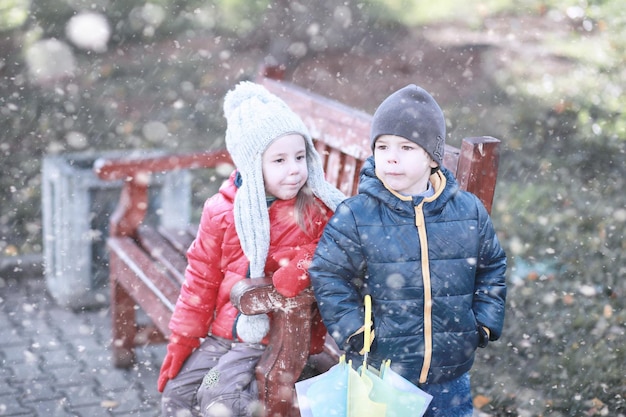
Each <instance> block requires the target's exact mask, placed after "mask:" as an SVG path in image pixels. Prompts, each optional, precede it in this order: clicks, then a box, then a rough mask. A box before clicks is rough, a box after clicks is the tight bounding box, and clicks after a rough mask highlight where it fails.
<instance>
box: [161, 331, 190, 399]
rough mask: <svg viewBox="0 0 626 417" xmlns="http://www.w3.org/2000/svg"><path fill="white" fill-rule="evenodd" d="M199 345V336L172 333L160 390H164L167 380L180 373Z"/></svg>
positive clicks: (163, 367) (163, 366)
mask: <svg viewBox="0 0 626 417" xmlns="http://www.w3.org/2000/svg"><path fill="white" fill-rule="evenodd" d="M198 346H200V339H198V338H197V337H187V336H181V335H179V334H176V333H172V335H171V336H170V343H169V344H168V345H167V354H166V355H165V359H163V365H161V372H160V373H159V380H158V382H157V388H158V390H159V392H163V390H164V389H165V385H166V384H167V381H169V380H170V379H172V378H174V377H176V375H178V372H179V371H180V368H182V366H183V363H185V361H186V360H187V358H188V357H189V355H191V352H193V350H194V349H195V348H197V347H198Z"/></svg>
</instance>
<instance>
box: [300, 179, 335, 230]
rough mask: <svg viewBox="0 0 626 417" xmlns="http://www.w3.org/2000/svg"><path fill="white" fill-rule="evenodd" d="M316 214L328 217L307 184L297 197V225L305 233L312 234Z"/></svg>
mask: <svg viewBox="0 0 626 417" xmlns="http://www.w3.org/2000/svg"><path fill="white" fill-rule="evenodd" d="M315 212H319V213H320V214H322V215H324V216H326V211H325V210H324V207H322V205H321V204H320V202H319V201H318V200H317V199H316V198H315V195H313V190H311V187H310V186H309V183H308V182H306V183H305V184H304V185H303V186H302V188H300V191H298V194H297V195H296V204H295V206H294V213H293V215H294V219H295V221H296V224H297V225H298V226H299V227H300V229H302V231H303V232H305V233H310V232H311V231H312V227H311V226H312V223H311V221H312V219H313V218H314V217H315V216H314V214H315ZM326 220H328V219H326Z"/></svg>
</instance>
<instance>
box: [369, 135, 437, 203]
mask: <svg viewBox="0 0 626 417" xmlns="http://www.w3.org/2000/svg"><path fill="white" fill-rule="evenodd" d="M374 161H375V162H376V175H377V176H378V178H380V179H381V180H382V181H383V182H384V183H385V184H387V185H388V186H389V187H391V188H392V189H393V190H394V191H396V192H398V193H400V194H402V195H407V196H408V195H416V194H419V193H422V192H424V191H426V187H427V184H428V178H429V177H430V169H431V168H435V167H437V163H436V162H435V161H434V160H433V159H432V158H431V157H430V155H428V153H427V152H426V151H425V150H424V148H422V147H421V146H419V145H417V144H415V143H413V142H411V141H410V140H407V139H405V138H403V137H401V136H395V135H382V136H380V137H379V138H378V139H377V140H376V144H375V145H374Z"/></svg>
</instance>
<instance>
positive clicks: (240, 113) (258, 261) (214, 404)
mask: <svg viewBox="0 0 626 417" xmlns="http://www.w3.org/2000/svg"><path fill="white" fill-rule="evenodd" d="M224 114H225V116H226V120H227V124H228V127H227V130H226V148H227V150H228V152H229V153H230V155H231V157H232V160H233V162H234V164H235V166H236V171H235V172H233V173H232V174H231V176H230V178H229V179H228V181H226V182H225V183H224V185H222V187H221V188H220V191H219V193H218V194H216V195H215V196H213V197H211V198H210V199H208V200H207V202H206V203H205V206H204V209H203V213H202V217H201V220H200V226H199V229H198V234H197V236H196V239H195V240H194V242H193V243H192V244H191V246H190V248H189V250H188V252H187V258H188V266H187V269H186V272H185V283H184V284H183V286H182V289H181V293H180V296H179V298H178V301H177V303H176V307H175V309H174V314H173V316H172V319H171V321H170V324H169V328H170V330H171V331H172V334H171V336H170V342H169V344H168V347H167V354H166V356H165V359H164V361H163V365H162V367H161V373H160V375H159V380H158V389H159V391H160V392H163V398H162V411H163V415H164V416H181V415H193V416H213V415H228V416H231V415H233V416H249V415H254V410H253V409H254V408H255V407H254V405H255V404H254V403H255V401H256V399H257V395H258V394H257V391H256V381H255V377H254V368H255V366H256V364H257V362H258V360H259V358H260V356H261V355H262V353H263V351H264V347H265V345H264V342H265V340H264V337H265V335H266V334H267V332H268V330H269V325H270V322H269V318H268V317H267V316H266V315H259V316H243V315H241V314H240V313H239V312H238V311H237V309H236V308H235V307H234V306H233V305H232V304H231V303H230V291H231V288H232V287H233V285H234V284H235V283H237V282H238V281H240V280H242V279H247V278H259V277H264V276H272V279H273V282H274V285H275V286H276V289H277V290H278V291H279V292H280V293H281V294H283V295H284V296H287V297H291V296H294V295H296V294H298V293H299V292H300V291H302V290H303V289H304V288H306V287H307V286H308V285H309V277H308V273H307V267H308V263H309V262H310V260H311V257H312V254H313V252H314V251H315V247H316V244H317V242H318V240H319V238H320V236H321V234H322V231H323V229H324V226H325V225H326V222H327V221H328V218H329V217H330V216H331V215H332V212H333V211H334V209H335V208H336V206H337V204H338V203H339V202H340V201H342V200H343V199H344V196H343V194H341V192H339V191H338V190H337V189H335V188H334V187H333V186H331V185H330V184H329V183H327V182H326V181H325V180H324V174H323V171H322V165H321V158H320V156H319V154H318V153H317V152H316V151H315V149H314V147H313V142H312V140H311V136H310V134H309V132H308V130H307V128H306V126H305V125H304V123H303V122H302V120H301V119H300V118H299V117H298V116H297V115H296V114H295V113H293V112H292V111H291V110H290V109H289V108H288V107H287V105H286V104H285V103H284V102H283V101H282V100H280V99H279V98H278V97H276V96H274V95H272V94H270V93H269V92H268V91H267V90H266V89H265V88H264V87H262V86H260V85H257V84H254V83H251V82H242V83H240V84H239V85H237V86H236V87H235V89H234V90H232V91H230V92H229V93H227V94H226V97H225V99H224ZM313 333H314V334H313V335H312V341H311V350H312V353H314V352H319V351H321V348H322V346H323V343H324V336H325V334H326V329H325V328H324V327H323V324H321V323H319V324H318V325H317V326H314V329H313ZM257 407H258V404H257Z"/></svg>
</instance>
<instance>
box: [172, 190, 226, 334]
mask: <svg viewBox="0 0 626 417" xmlns="http://www.w3.org/2000/svg"><path fill="white" fill-rule="evenodd" d="M218 198H219V197H218ZM218 201H219V200H214V199H209V200H208V201H207V202H206V203H205V206H204V209H203V211H202V216H201V219H200V225H199V227H198V233H197V235H196V238H195V239H194V241H193V243H192V244H191V246H190V247H189V249H188V251H187V262H188V263H187V268H186V270H185V282H184V283H183V285H182V288H181V291H180V295H179V297H178V300H177V302H176V307H175V308H174V313H173V315H172V318H171V320H170V324H169V328H170V330H172V331H173V332H176V333H178V334H181V335H184V336H191V337H206V335H207V334H208V331H209V328H210V326H211V323H212V320H213V317H214V312H215V308H216V301H217V294H218V290H219V287H220V284H221V282H222V280H223V273H222V271H221V264H220V261H221V258H222V242H223V238H224V227H225V226H224V223H223V222H222V221H221V219H222V218H223V215H221V214H220V213H219V211H218V210H216V208H215V207H214V205H216V204H217V206H218V207H219V203H218ZM222 214H223V213H222Z"/></svg>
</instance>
